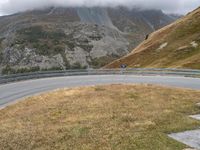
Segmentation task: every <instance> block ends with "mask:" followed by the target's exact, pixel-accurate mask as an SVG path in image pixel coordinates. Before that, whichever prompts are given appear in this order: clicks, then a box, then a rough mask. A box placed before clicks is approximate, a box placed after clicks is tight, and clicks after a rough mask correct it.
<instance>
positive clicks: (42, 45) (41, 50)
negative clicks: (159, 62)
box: [0, 7, 174, 73]
mask: <svg viewBox="0 0 200 150" xmlns="http://www.w3.org/2000/svg"><path fill="white" fill-rule="evenodd" d="M150 12H151V13H150ZM148 14H151V15H150V16H149V15H148ZM152 16H154V17H155V19H154V20H152V19H150V18H152ZM156 20H157V21H156ZM172 21H174V20H173V19H171V18H170V17H169V16H168V15H166V14H164V13H163V12H162V11H158V10H148V11H141V10H134V9H133V10H129V9H126V8H124V7H119V8H98V7H96V8H62V7H59V8H57V7H51V8H46V9H42V10H32V11H27V12H20V13H17V14H15V15H11V16H5V17H0V39H1V43H0V57H1V62H0V70H2V71H3V72H8V73H9V69H10V70H11V72H15V71H13V70H20V71H21V70H26V69H32V68H34V69H35V68H38V69H40V70H41V69H69V68H86V67H87V68H88V67H89V68H99V67H102V66H103V65H106V64H107V63H109V62H111V61H113V60H114V59H117V58H120V57H121V56H124V55H126V54H127V53H129V51H130V50H131V49H132V48H134V47H135V46H137V45H138V44H139V43H140V42H141V41H142V40H143V39H144V38H145V36H146V35H147V34H149V33H151V32H152V31H154V29H155V30H156V29H158V28H160V27H161V26H164V25H166V24H169V23H170V22H172ZM24 68H25V69H24ZM4 70H6V71H4ZM20 71H16V72H20Z"/></svg>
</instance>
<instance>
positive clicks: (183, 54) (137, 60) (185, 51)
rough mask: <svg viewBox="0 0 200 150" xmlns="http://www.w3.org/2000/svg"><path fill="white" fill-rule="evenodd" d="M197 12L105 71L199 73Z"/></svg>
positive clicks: (199, 16)
mask: <svg viewBox="0 0 200 150" xmlns="http://www.w3.org/2000/svg"><path fill="white" fill-rule="evenodd" d="M199 23H200V8H197V9H196V10H194V11H192V12H191V13H189V14H188V15H187V16H185V17H183V18H181V19H178V20H177V21H176V22H174V23H172V24H170V25H168V26H166V27H163V28H162V29H160V30H158V31H155V32H153V33H152V34H150V35H149V37H148V39H147V40H145V41H143V42H142V43H141V44H140V45H139V46H137V47H136V48H135V49H134V50H133V51H132V52H131V53H130V54H128V55H127V56H125V57H122V58H121V59H119V60H116V61H114V62H112V63H110V64H109V65H107V66H106V67H108V68H118V67H120V64H126V65H127V66H128V67H134V68H138V67H146V68H155V67H157V68H189V69H200V61H199V60H200V59H199V58H200V27H199Z"/></svg>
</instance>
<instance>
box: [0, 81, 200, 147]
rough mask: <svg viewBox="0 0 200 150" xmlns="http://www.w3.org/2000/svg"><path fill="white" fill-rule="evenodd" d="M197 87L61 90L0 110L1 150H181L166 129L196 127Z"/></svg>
mask: <svg viewBox="0 0 200 150" xmlns="http://www.w3.org/2000/svg"><path fill="white" fill-rule="evenodd" d="M199 97H200V91H194V90H187V89H176V88H169V87H161V86H153V85H147V84H143V85H108V86H95V87H85V88H74V89H62V90H57V91H54V92H49V93H46V94H42V95H39V96H33V97H30V98H27V99H26V100H25V101H22V102H19V103H17V104H15V105H12V106H9V107H7V108H5V109H2V110H1V111H0V124H1V126H0V145H1V149H2V150H9V149H15V150H21V149H41V150H42V149H49V150H50V149H52V150H54V149H69V150H89V149H91V150H94V149H96V150H102V149H105V150H106V149H113V150H129V149H130V150H183V149H184V148H186V146H185V145H183V144H181V143H179V142H177V141H175V140H173V139H171V138H169V137H168V136H167V134H168V133H171V132H180V131H185V130H190V129H195V128H198V127H199V126H200V122H199V121H197V120H193V119H191V118H190V117H189V116H188V115H191V114H197V113H200V108H199V107H198V106H196V103H198V102H199V100H200V99H199Z"/></svg>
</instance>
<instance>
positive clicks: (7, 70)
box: [2, 65, 40, 75]
mask: <svg viewBox="0 0 200 150" xmlns="http://www.w3.org/2000/svg"><path fill="white" fill-rule="evenodd" d="M37 71H40V67H39V66H36V67H31V68H19V69H15V68H12V67H10V66H9V65H7V66H6V67H5V68H3V69H2V74H3V75H9V74H19V73H28V72H37Z"/></svg>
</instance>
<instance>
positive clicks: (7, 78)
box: [0, 68, 200, 84]
mask: <svg viewBox="0 0 200 150" xmlns="http://www.w3.org/2000/svg"><path fill="white" fill-rule="evenodd" d="M113 74H118V75H172V76H187V77H200V70H190V69H154V68H152V69H151V68H130V69H128V68H127V69H87V70H63V71H43V72H33V73H23V74H13V75H4V76H0V84H4V83H8V82H15V81H21V80H29V79H39V78H48V77H62V76H78V75H113Z"/></svg>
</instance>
